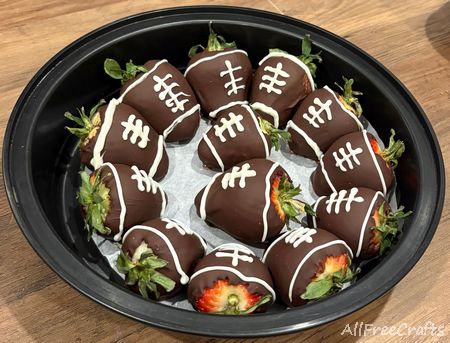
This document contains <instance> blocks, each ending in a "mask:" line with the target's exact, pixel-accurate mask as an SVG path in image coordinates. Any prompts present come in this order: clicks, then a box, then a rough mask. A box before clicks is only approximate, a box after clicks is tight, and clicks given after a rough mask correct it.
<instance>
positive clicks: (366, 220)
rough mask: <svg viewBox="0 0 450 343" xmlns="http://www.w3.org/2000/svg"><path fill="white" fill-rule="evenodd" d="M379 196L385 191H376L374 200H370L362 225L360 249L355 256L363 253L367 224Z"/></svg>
mask: <svg viewBox="0 0 450 343" xmlns="http://www.w3.org/2000/svg"><path fill="white" fill-rule="evenodd" d="M379 196H381V197H383V193H381V192H376V193H375V195H374V196H373V199H372V201H371V202H370V206H369V209H368V211H367V213H366V217H365V218H364V221H363V224H362V226H361V230H360V233H359V242H358V250H357V251H356V254H355V257H359V255H360V254H361V249H362V244H363V240H364V232H365V231H366V225H367V222H368V221H369V218H370V215H371V213H372V211H373V206H374V205H375V201H376V200H377V198H378V197H379Z"/></svg>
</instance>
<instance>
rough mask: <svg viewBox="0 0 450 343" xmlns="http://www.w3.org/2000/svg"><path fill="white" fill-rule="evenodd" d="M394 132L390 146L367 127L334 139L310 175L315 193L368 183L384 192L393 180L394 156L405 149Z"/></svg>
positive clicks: (331, 191) (324, 192)
mask: <svg viewBox="0 0 450 343" xmlns="http://www.w3.org/2000/svg"><path fill="white" fill-rule="evenodd" d="M394 136H395V132H394V130H391V137H390V139H389V146H388V147H387V148H385V149H383V150H382V149H380V146H379V144H378V142H377V140H376V138H375V137H374V136H373V135H372V134H370V133H368V132H367V131H366V130H363V131H362V132H353V133H349V134H347V135H345V136H342V137H341V138H339V139H337V140H336V141H335V142H334V143H333V144H332V145H331V146H330V148H329V149H328V150H327V152H326V153H325V154H324V155H323V156H322V157H321V158H320V160H319V165H318V166H317V168H316V170H315V171H314V173H313V174H312V175H311V179H312V185H313V189H314V191H315V192H316V194H317V195H329V194H331V193H333V192H337V191H340V190H342V189H349V188H353V187H367V188H371V189H374V190H376V191H381V192H383V194H385V195H386V194H387V192H388V191H389V190H390V189H391V188H392V186H393V184H394V179H395V175H394V168H395V167H396V166H397V164H398V161H397V160H398V159H399V158H400V156H401V155H402V154H403V152H404V151H405V144H404V143H403V142H402V141H400V140H397V141H396V140H395V139H394Z"/></svg>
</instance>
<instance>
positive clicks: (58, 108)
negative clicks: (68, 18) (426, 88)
mask: <svg viewBox="0 0 450 343" xmlns="http://www.w3.org/2000/svg"><path fill="white" fill-rule="evenodd" d="M211 20H212V21H213V22H214V23H215V28H216V30H217V31H219V32H220V33H221V34H223V35H224V36H226V37H227V38H229V39H230V40H235V41H236V42H237V44H238V46H239V47H240V48H241V49H244V50H246V51H248V53H249V56H250V58H251V60H252V63H253V64H254V66H256V65H257V62H258V61H259V60H260V59H261V58H262V57H263V56H264V55H265V54H266V53H267V49H268V48H273V47H278V48H281V49H284V50H287V51H290V52H298V51H299V50H300V39H301V38H302V37H303V36H304V35H305V34H307V33H309V34H310V35H311V38H312V40H313V43H314V45H315V47H317V48H318V49H321V50H322V51H323V53H322V57H323V59H324V62H323V63H322V64H321V65H320V70H319V71H318V76H317V79H316V82H317V84H318V86H319V87H320V86H323V85H325V84H327V83H330V84H332V83H333V82H334V81H338V80H340V79H341V75H347V76H351V77H353V78H355V79H356V80H357V84H358V90H362V91H363V92H364V94H365V96H364V97H363V99H362V105H363V107H364V109H365V117H366V118H367V119H368V120H369V121H370V123H371V124H372V125H373V126H374V127H375V129H376V130H377V132H379V133H380V135H381V137H382V139H383V140H384V141H387V139H388V136H389V129H390V128H391V127H392V128H394V129H395V130H396V132H397V134H398V137H401V138H402V139H403V140H404V142H405V144H406V147H407V150H406V153H405V154H404V156H403V157H402V159H401V163H400V165H399V167H398V168H397V170H396V173H397V198H398V199H400V201H401V203H402V204H403V205H405V207H406V208H408V209H412V210H413V211H414V215H413V216H411V217H410V218H408V220H407V221H406V222H405V225H404V233H403V235H402V237H401V240H400V242H399V243H398V244H397V245H396V246H395V248H394V249H393V250H392V251H391V252H390V253H389V254H388V255H386V256H385V257H384V258H382V259H380V260H377V261H375V262H374V263H370V264H368V265H367V266H365V268H364V271H363V273H362V274H361V276H360V278H359V280H358V281H357V282H356V284H354V285H352V286H351V287H349V288H347V289H345V290H344V291H342V292H340V293H339V294H337V295H335V296H332V297H330V298H328V299H326V300H323V301H319V302H316V303H312V304H308V305H306V306H303V307H299V308H296V309H290V310H286V311H283V312H279V313H272V314H271V313H268V314H259V315H254V316H246V317H239V318H238V317H231V316H217V315H216V316H213V315H205V314H201V313H196V312H192V311H190V312H188V311H186V310H181V309H177V308H174V307H170V306H166V305H162V304H159V303H156V302H152V301H145V300H143V299H142V298H141V297H139V296H137V295H135V294H133V293H132V292H130V291H128V290H127V289H125V288H124V287H122V286H120V285H119V284H118V283H117V282H115V280H114V278H115V276H114V275H115V274H114V273H112V271H111V268H110V266H109V264H108V263H107V261H106V260H105V259H104V258H103V257H102V255H101V254H100V253H99V251H98V249H97V247H96V246H95V244H94V243H92V242H87V241H86V235H85V232H83V231H82V230H81V229H80V228H81V227H82V223H81V218H80V215H79V209H78V207H77V205H76V201H74V194H75V193H76V186H77V184H78V181H77V170H78V168H79V159H78V156H77V153H76V140H75V139H74V138H73V137H70V135H69V134H68V132H67V131H65V130H64V126H65V125H67V121H66V119H65V118H64V117H63V115H62V114H63V113H64V112H65V111H66V110H67V109H70V108H76V107H78V106H80V105H81V104H85V105H86V106H88V105H90V104H94V103H95V102H96V101H97V100H98V99H99V98H101V97H108V96H110V95H111V94H113V93H114V92H115V91H117V83H116V82H112V80H110V79H109V78H108V76H106V75H105V74H104V72H103V70H102V65H103V61H104V59H105V58H107V57H114V58H115V59H117V60H119V61H122V62H123V61H127V60H128V59H130V58H132V59H133V61H135V62H138V63H141V62H144V61H146V60H148V59H150V58H152V59H162V58H166V59H168V60H169V61H170V62H171V63H172V64H174V65H175V66H177V67H179V68H180V69H183V68H184V67H185V66H186V64H187V62H188V57H187V51H188V50H189V48H190V47H191V46H192V45H195V44H197V43H199V42H203V41H204V40H205V37H206V36H207V33H208V31H207V30H208V25H207V23H208V22H209V21H211ZM3 168H4V177H5V184H6V189H7V194H8V197H9V201H10V204H11V207H12V209H13V212H14V214H15V217H16V220H17V222H18V224H19V226H20V227H21V229H22V231H23V233H24V235H25V236H26V238H27V239H28V241H29V242H30V244H31V245H32V247H33V248H34V249H35V250H36V252H37V253H38V254H39V255H40V256H41V258H42V259H43V260H44V261H45V262H46V263H47V264H48V265H49V266H50V267H51V268H52V269H53V270H54V271H55V272H56V273H57V274H59V275H60V276H61V277H62V278H63V279H64V280H66V281H67V282H68V283H69V284H71V285H72V286H73V287H74V288H76V289H77V290H79V291H80V292H82V293H83V294H85V295H87V296H88V297H90V298H92V299H93V300H95V301H97V302H99V303H101V304H103V305H105V306H107V307H109V308H111V309H113V310H115V311H117V312H119V313H122V314H124V315H126V316H128V317H131V318H134V319H137V320H140V321H142V322H145V323H148V324H151V325H155V326H158V327H162V328H167V329H172V330H177V331H183V332H188V333H193V334H201V335H211V336H231V337H250V336H264V335H275V334H282V333H290V332H294V331H298V330H303V329H307V328H311V327H314V326H317V325H321V324H324V323H327V322H330V321H332V320H335V319H337V318H339V317H342V316H345V315H347V314H350V313H352V312H354V311H356V310H358V309H360V308H362V307H364V306H366V305H367V304H369V303H370V302H372V301H373V300H375V299H377V298H378V297H380V296H381V295H383V294H384V293H386V292H387V291H388V290H389V289H391V288H392V287H393V286H394V285H395V284H396V283H398V282H399V281H400V280H401V279H402V278H403V277H404V276H405V275H406V274H407V273H408V271H409V270H410V269H411V268H412V267H413V266H414V264H415V263H416V262H417V261H418V259H419V258H420V256H421V255H422V254H423V252H424V251H425V249H426V248H427V246H428V244H429V243H430V241H431V239H432V237H433V234H434V232H435V230H436V227H437V225H438V222H439V217H440V214H441V211H442V206H443V200H444V188H445V187H444V168H443V162H442V156H441V153H440V149H439V145H438V143H437V140H436V137H435V135H434V132H433V130H432V128H431V126H430V124H429V122H428V120H427V118H426V116H425V114H424V113H423V111H422V110H421V109H420V107H419V106H418V104H417V103H416V101H415V100H414V99H413V97H412V96H411V95H410V93H409V92H408V91H407V90H406V89H405V87H404V86H403V85H402V84H401V83H400V82H399V81H398V80H397V79H396V78H395V77H394V76H393V75H392V74H391V73H390V72H389V71H387V70H386V69H385V68H384V67H383V66H382V65H381V64H380V63H378V62H377V61H376V60H374V59H373V58H372V57H370V56H368V55H367V54H366V53H364V52H363V51H361V50H359V49H358V48H356V47H355V46H353V45H352V44H350V43H349V42H347V41H345V40H344V39H342V38H340V37H338V36H336V35H334V34H332V33H330V32H327V31H324V30H322V29H320V28H318V27H315V26H313V25H310V24H307V23H305V22H301V21H298V20H295V19H292V18H288V17H285V16H281V15H277V14H273V13H268V12H262V11H256V10H251V9H243V8H231V7H187V8H174V9H168V10H161V11H155V12H148V13H143V14H139V15H136V16H133V17H129V18H125V19H122V20H120V21H117V22H114V23H112V24H109V25H107V26H105V27H102V28H100V29H98V30H96V31H94V32H92V33H90V34H88V35H86V36H84V37H82V38H81V39H79V40H77V41H76V42H74V43H72V44H71V45H70V46H68V47H67V48H65V49H64V50H62V51H61V52H60V53H58V54H57V55H56V56H55V57H54V58H53V59H51V60H50V61H49V62H48V63H47V64H46V65H45V66H44V67H43V68H42V69H41V70H40V71H39V72H38V73H37V74H36V76H35V77H34V78H33V79H32V81H31V82H30V83H29V84H28V86H27V87H26V89H25V90H24V91H23V93H22V95H21V96H20V98H19V100H18V102H17V104H16V106H15V108H14V110H13V113H12V115H11V118H10V120H9V123H8V127H7V131H6V134H5V141H4V150H3Z"/></svg>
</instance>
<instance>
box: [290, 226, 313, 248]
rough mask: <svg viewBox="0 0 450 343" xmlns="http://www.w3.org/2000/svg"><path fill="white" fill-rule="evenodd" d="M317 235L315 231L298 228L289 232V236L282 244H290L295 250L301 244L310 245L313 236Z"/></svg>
mask: <svg viewBox="0 0 450 343" xmlns="http://www.w3.org/2000/svg"><path fill="white" fill-rule="evenodd" d="M316 233H317V230H315V229H310V228H307V227H300V228H298V229H296V230H293V231H291V232H289V234H288V235H287V236H286V237H285V238H284V242H285V243H286V244H292V246H293V247H294V248H297V247H298V246H299V245H300V244H302V243H303V242H305V243H312V242H313V238H312V236H314V235H315V234H316Z"/></svg>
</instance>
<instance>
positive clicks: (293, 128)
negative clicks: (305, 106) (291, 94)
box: [286, 120, 323, 158]
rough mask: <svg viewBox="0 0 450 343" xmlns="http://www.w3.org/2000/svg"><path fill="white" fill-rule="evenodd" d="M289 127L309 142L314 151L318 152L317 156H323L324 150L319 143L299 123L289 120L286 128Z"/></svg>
mask: <svg viewBox="0 0 450 343" xmlns="http://www.w3.org/2000/svg"><path fill="white" fill-rule="evenodd" d="M289 128H291V129H292V130H294V131H295V132H297V133H298V134H299V135H300V136H302V137H303V139H304V140H305V142H306V144H308V145H309V147H310V148H311V149H312V150H313V151H314V153H315V154H316V156H317V158H320V157H322V155H323V152H322V150H320V148H319V146H318V145H317V143H316V142H315V141H314V140H313V139H312V138H311V137H309V135H308V134H307V133H306V132H305V131H303V130H302V129H301V128H299V127H298V126H297V124H295V123H294V122H293V121H292V120H289V121H288V123H287V125H286V130H288V129H289Z"/></svg>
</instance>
